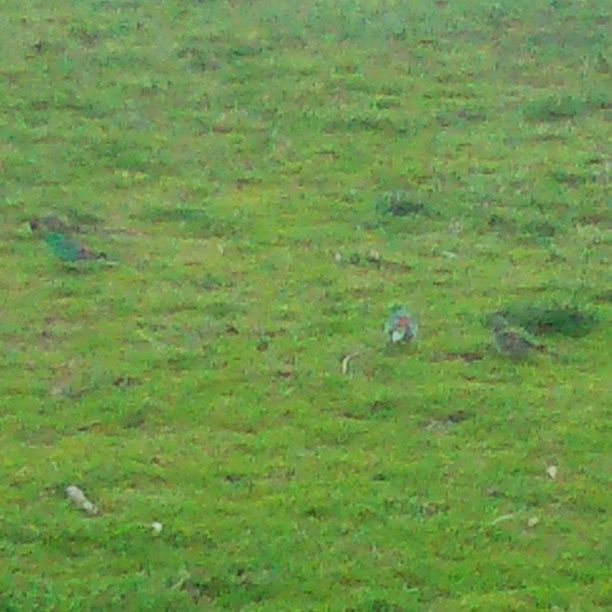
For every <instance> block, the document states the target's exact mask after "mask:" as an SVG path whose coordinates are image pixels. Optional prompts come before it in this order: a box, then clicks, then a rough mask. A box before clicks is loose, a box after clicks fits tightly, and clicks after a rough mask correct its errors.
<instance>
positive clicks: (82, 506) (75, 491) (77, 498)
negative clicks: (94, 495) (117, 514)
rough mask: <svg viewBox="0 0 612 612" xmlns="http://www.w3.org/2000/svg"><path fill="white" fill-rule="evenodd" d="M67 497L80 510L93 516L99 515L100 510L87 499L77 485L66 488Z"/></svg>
mask: <svg viewBox="0 0 612 612" xmlns="http://www.w3.org/2000/svg"><path fill="white" fill-rule="evenodd" d="M66 495H67V496H68V499H69V500H70V501H71V502H72V503H73V504H74V505H75V506H76V507H77V508H78V509H79V510H83V512H85V513H87V514H89V515H91V516H94V515H96V514H98V508H97V507H96V505H95V504H94V503H93V502H92V501H91V500H90V499H87V497H86V496H85V493H83V491H82V489H81V488H80V487H77V486H76V485H70V486H68V487H66Z"/></svg>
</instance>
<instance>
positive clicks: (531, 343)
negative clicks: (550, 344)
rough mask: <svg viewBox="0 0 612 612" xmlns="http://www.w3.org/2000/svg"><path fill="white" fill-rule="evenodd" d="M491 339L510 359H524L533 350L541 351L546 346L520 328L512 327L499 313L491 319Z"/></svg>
mask: <svg viewBox="0 0 612 612" xmlns="http://www.w3.org/2000/svg"><path fill="white" fill-rule="evenodd" d="M491 326H492V330H493V340H494V342H495V346H496V347H497V350H498V351H499V352H500V353H501V354H502V355H504V356H506V357H509V358H510V359H515V360H518V359H524V358H525V357H527V356H528V355H529V353H530V352H531V351H533V350H538V351H543V350H546V347H545V346H544V345H543V344H540V343H539V342H538V341H537V340H536V339H535V338H534V337H533V336H531V335H530V334H529V333H528V332H527V331H525V330H524V329H522V328H518V327H512V326H511V325H510V323H508V321H507V320H506V319H505V318H504V317H503V316H501V315H500V314H495V315H494V316H493V318H492V320H491Z"/></svg>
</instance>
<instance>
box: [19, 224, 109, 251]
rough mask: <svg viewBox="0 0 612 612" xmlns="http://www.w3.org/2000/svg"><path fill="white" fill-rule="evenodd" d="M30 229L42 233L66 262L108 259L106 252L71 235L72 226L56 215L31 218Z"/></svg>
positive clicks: (45, 239)
mask: <svg viewBox="0 0 612 612" xmlns="http://www.w3.org/2000/svg"><path fill="white" fill-rule="evenodd" d="M30 229H31V230H32V232H34V233H35V234H38V235H41V236H42V238H43V239H44V241H45V242H46V243H47V244H48V245H49V248H50V249H51V252H52V253H53V254H54V255H55V256H56V257H57V258H58V259H60V260H61V261H63V262H65V263H73V262H76V261H84V260H99V259H106V258H107V257H106V254H105V253H99V252H95V251H92V250H91V249H89V248H88V247H86V246H84V245H83V244H81V243H79V242H77V241H76V240H75V239H74V238H72V236H70V228H69V227H68V226H67V225H66V224H65V223H64V222H63V221H62V220H61V219H60V218H59V217H56V216H55V215H45V216H44V217H41V218H38V217H33V218H32V219H30Z"/></svg>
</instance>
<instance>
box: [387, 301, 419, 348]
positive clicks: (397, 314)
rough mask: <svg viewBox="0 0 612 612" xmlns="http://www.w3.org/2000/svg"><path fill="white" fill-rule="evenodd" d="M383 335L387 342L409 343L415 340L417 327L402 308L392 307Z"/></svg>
mask: <svg viewBox="0 0 612 612" xmlns="http://www.w3.org/2000/svg"><path fill="white" fill-rule="evenodd" d="M384 329H385V334H387V336H388V337H389V342H391V343H392V344H397V343H398V342H406V343H407V342H410V341H411V340H413V339H414V338H416V335H417V332H418V330H419V326H418V324H417V322H416V321H415V319H414V317H413V316H412V315H411V314H410V313H409V312H408V310H406V309H405V308H404V307H403V306H394V307H393V308H392V309H391V313H390V315H389V318H388V319H387V321H386V322H385V328H384Z"/></svg>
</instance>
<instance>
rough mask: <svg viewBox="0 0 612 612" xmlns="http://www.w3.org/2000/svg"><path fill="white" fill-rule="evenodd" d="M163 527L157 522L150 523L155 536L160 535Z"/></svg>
mask: <svg viewBox="0 0 612 612" xmlns="http://www.w3.org/2000/svg"><path fill="white" fill-rule="evenodd" d="M163 528H164V526H163V525H162V524H161V523H160V522H159V521H153V522H152V523H151V529H152V530H153V532H154V533H155V534H158V533H161V532H162V529H163Z"/></svg>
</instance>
